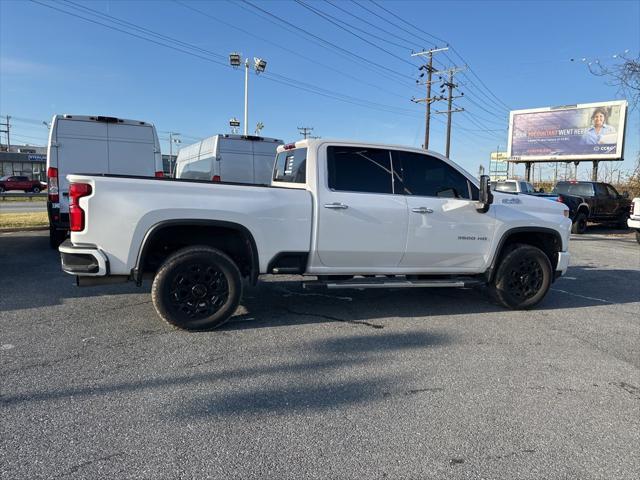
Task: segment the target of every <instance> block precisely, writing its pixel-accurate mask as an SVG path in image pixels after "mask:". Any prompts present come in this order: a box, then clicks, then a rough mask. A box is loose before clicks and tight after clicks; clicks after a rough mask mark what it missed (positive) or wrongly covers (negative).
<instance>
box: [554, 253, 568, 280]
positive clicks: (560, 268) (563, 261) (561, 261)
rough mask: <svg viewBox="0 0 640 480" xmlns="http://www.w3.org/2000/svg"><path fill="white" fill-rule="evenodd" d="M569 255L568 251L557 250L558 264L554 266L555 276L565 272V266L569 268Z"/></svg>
mask: <svg viewBox="0 0 640 480" xmlns="http://www.w3.org/2000/svg"><path fill="white" fill-rule="evenodd" d="M570 258H571V255H570V254H569V252H558V265H557V266H556V277H559V276H561V275H564V274H565V273H567V268H569V259H570Z"/></svg>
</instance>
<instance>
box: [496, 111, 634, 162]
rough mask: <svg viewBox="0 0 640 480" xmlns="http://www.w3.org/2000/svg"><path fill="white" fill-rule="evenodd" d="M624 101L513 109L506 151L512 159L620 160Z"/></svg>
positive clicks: (622, 140)
mask: <svg viewBox="0 0 640 480" xmlns="http://www.w3.org/2000/svg"><path fill="white" fill-rule="evenodd" d="M626 112H627V102H626V101H624V100H620V101H613V102H599V103H583V104H579V105H568V106H562V107H547V108H534V109H529V110H514V111H512V112H511V113H510V115H509V142H508V146H507V153H508V155H509V157H510V159H511V160H512V161H514V160H515V161H523V162H529V161H570V160H571V161H573V160H622V157H623V146H624V130H625V119H626Z"/></svg>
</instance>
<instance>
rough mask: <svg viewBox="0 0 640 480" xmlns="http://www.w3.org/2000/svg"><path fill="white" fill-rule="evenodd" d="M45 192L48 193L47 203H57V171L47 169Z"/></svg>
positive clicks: (58, 197)
mask: <svg viewBox="0 0 640 480" xmlns="http://www.w3.org/2000/svg"><path fill="white" fill-rule="evenodd" d="M47 192H48V193H49V201H50V202H52V203H58V202H59V201H60V195H59V192H58V169H57V168H53V167H49V168H48V169H47Z"/></svg>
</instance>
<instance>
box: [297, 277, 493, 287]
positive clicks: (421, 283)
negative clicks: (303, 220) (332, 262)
mask: <svg viewBox="0 0 640 480" xmlns="http://www.w3.org/2000/svg"><path fill="white" fill-rule="evenodd" d="M485 283H486V282H485V281H483V280H481V279H478V278H473V277H451V278H444V279H443V278H437V279H415V280H413V279H408V278H404V277H399V278H389V277H384V276H382V277H363V278H360V277H357V278H353V279H350V280H324V281H323V280H311V281H306V282H303V283H302V287H303V288H309V289H310V288H331V289H335V288H359V289H363V288H439V287H455V288H464V287H476V286H479V285H484V284H485Z"/></svg>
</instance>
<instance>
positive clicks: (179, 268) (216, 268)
mask: <svg viewBox="0 0 640 480" xmlns="http://www.w3.org/2000/svg"><path fill="white" fill-rule="evenodd" d="M241 297H242V279H241V277H240V271H239V270H238V267H237V266H236V264H235V263H234V261H233V260H232V259H231V258H229V257H228V256H227V255H226V254H224V253H223V252H221V251H220V250H217V249H215V248H211V247H206V246H197V247H187V248H183V249H182V250H178V251H177V252H175V253H174V254H172V255H170V256H169V257H168V258H167V259H166V260H165V262H164V263H163V264H162V266H161V267H160V269H159V270H158V273H157V274H156V276H155V278H154V280H153V285H152V287H151V299H152V301H153V306H154V307H155V309H156V312H158V315H159V316H160V318H162V319H163V320H164V321H165V322H167V323H169V324H171V325H173V326H175V327H178V328H180V329H184V330H210V329H213V328H216V327H219V326H220V325H222V324H223V323H225V322H226V321H227V320H229V318H230V317H231V315H233V313H234V312H235V311H236V309H237V308H238V304H239V303H240V298H241Z"/></svg>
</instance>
